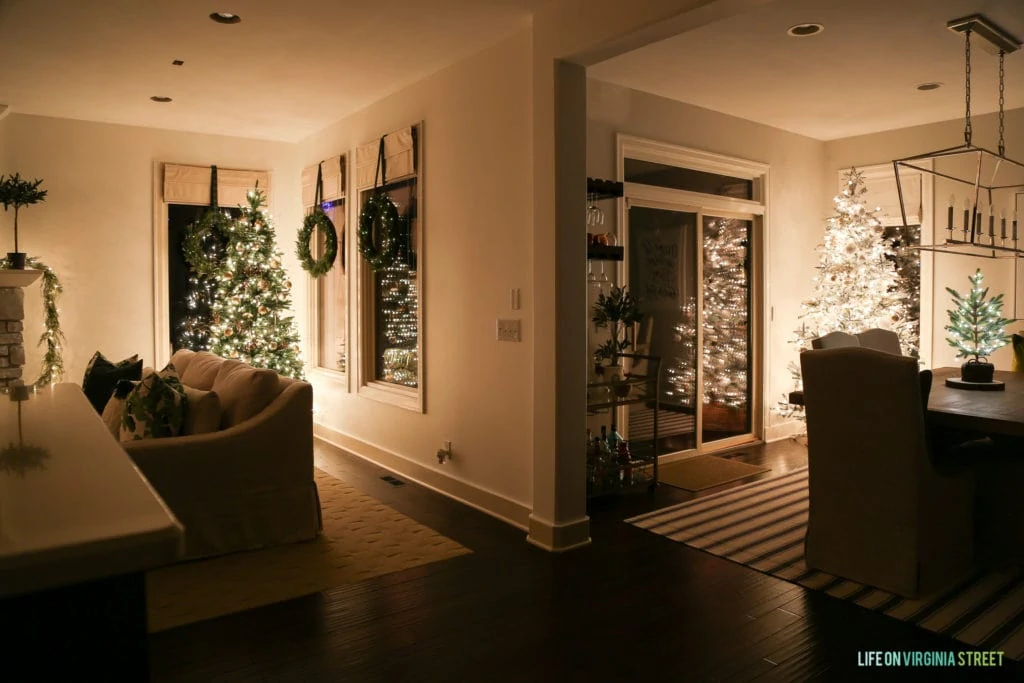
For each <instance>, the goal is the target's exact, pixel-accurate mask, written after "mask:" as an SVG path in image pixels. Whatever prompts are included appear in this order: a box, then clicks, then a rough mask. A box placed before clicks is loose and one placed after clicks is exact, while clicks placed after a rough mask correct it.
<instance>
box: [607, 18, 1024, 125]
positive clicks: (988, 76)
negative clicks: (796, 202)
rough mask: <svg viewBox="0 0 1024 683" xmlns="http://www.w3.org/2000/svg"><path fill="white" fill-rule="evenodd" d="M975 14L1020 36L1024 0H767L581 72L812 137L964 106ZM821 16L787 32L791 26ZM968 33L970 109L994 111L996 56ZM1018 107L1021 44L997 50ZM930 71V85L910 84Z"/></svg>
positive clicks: (937, 115)
mask: <svg viewBox="0 0 1024 683" xmlns="http://www.w3.org/2000/svg"><path fill="white" fill-rule="evenodd" d="M977 13H980V14H984V15H986V16H987V17H988V18H989V19H991V20H992V21H994V22H996V23H997V24H999V25H1000V26H1002V27H1003V28H1004V29H1005V30H1007V31H1009V32H1010V33H1011V34H1013V35H1014V36H1016V37H1017V38H1018V39H1024V0H857V1H856V2H842V1H839V0H832V1H831V2H823V1H822V0H775V1H774V2H770V3H768V4H766V5H762V6H760V7H758V8H756V9H753V10H751V11H749V12H747V13H744V14H741V15H737V16H733V17H730V18H728V19H724V20H722V21H719V22H717V23H713V24H709V25H706V26H703V27H701V28H698V29H696V30H693V31H690V32H688V33H684V34H682V35H679V36H676V37H673V38H669V39H667V40H663V41H661V42H658V43H653V44H651V45H648V46H646V47H644V48H641V49H639V50H636V51H634V52H630V53H627V54H624V55H621V56H619V57H615V58H613V59H610V60H608V61H606V62H602V63H600V64H597V65H595V66H593V67H590V68H589V69H588V71H587V74H588V76H591V77H593V78H597V79H599V80H603V81H609V82H611V83H616V84H619V85H623V86H628V87H630V88H634V89H636V90H642V91H645V92H650V93H653V94H656V95H661V96H663V97H668V98H671V99H674V100H679V101H682V102H687V103H689V104H693V105H697V106H700V107H704V108H706V109H711V110H714V111H719V112H722V113H725V114H731V115H733V116H738V117H740V118H743V119H748V120H751V121H756V122H758V123H763V124H766V125H769V126H773V127H775V128H781V129H783V130H787V131H791V132H793V133H799V134H801V135H806V136H809V137H812V138H816V139H819V140H833V139H837V138H844V137H850V136H854V135H861V134H867V133H875V132H879V131H883V130H894V129H899V128H905V127H908V126H914V125H919V124H924V123H932V122H936V121H948V120H951V119H961V120H962V119H963V117H964V39H963V36H962V35H961V34H958V33H954V32H952V31H950V30H948V29H947V28H946V22H947V21H949V20H952V19H957V18H959V17H963V16H967V15H971V14H977ZM811 22H813V23H820V24H823V25H824V27H825V30H824V31H823V32H822V33H819V34H818V35H815V36H810V37H804V38H794V37H791V36H789V35H787V34H786V30H787V29H788V28H789V27H790V26H794V25H796V24H804V23H811ZM980 43H981V41H980V40H978V39H977V38H974V39H972V65H973V66H972V85H971V109H972V113H975V114H981V113H987V112H992V111H996V109H997V102H998V95H997V92H998V86H997V84H998V59H997V58H996V57H995V56H994V55H991V54H989V53H987V52H984V51H982V49H981V45H980ZM1005 67H1006V78H1005V83H1006V93H1005V95H1006V104H1005V108H1006V109H1014V108H1018V107H1024V50H1018V51H1017V52H1014V53H1012V54H1010V55H1007V56H1006V58H1005ZM925 82H940V83H943V84H944V85H943V87H941V88H939V89H938V90H932V91H928V92H921V91H918V90H917V89H916V86H917V85H918V84H920V83H925Z"/></svg>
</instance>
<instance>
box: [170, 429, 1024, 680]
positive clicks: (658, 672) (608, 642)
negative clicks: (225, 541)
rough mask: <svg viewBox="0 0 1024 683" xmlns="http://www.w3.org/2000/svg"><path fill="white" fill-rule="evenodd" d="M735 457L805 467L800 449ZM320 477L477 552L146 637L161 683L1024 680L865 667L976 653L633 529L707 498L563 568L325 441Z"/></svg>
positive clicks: (596, 511)
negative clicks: (863, 661) (864, 655)
mask: <svg viewBox="0 0 1024 683" xmlns="http://www.w3.org/2000/svg"><path fill="white" fill-rule="evenodd" d="M731 457H736V458H739V459H743V460H745V461H748V462H755V463H762V464H766V465H769V466H771V467H773V469H774V470H775V471H776V472H778V471H779V470H783V471H784V470H786V469H792V468H795V467H799V466H801V465H803V464H805V463H806V450H805V449H804V448H803V446H802V445H800V444H798V443H796V442H792V441H787V442H781V443H778V444H771V445H769V446H767V447H764V446H756V447H750V448H744V449H741V450H740V451H739V452H736V453H734V454H732V456H731ZM317 464H318V466H320V467H321V468H323V469H325V470H327V471H328V472H330V473H332V474H334V475H336V476H339V477H341V478H343V479H345V480H347V481H349V482H351V483H352V484H353V485H354V486H356V487H357V488H359V489H360V490H362V491H364V492H366V493H367V494H369V495H372V496H374V497H376V498H377V499H379V500H381V501H383V502H384V503H387V504H388V505H391V506H392V507H394V508H396V509H398V510H400V511H401V512H403V513H405V514H406V515H408V516H410V517H412V518H414V519H416V520H417V521H419V522H421V523H423V524H425V525H427V526H430V527H432V528H433V529H436V530H437V531H439V532H440V533H443V534H445V535H447V536H449V537H450V538H452V539H455V540H456V541H458V542H460V543H462V544H463V545H465V546H467V547H469V548H470V549H472V550H473V553H472V554H470V555H465V556H462V557H458V558H455V559H452V560H448V561H445V562H440V563H435V564H431V565H427V566H425V567H419V568H415V569H410V570H407V571H404V572H400V573H396V574H390V575H386V576H382V577H378V578H375V579H371V580H369V581H366V582H363V583H360V584H357V585H350V586H341V587H338V588H335V589H332V590H329V591H325V592H323V593H319V594H316V595H310V596H307V597H304V598H299V599H296V600H291V601H288V602H284V603H279V604H276V605H271V606H268V607H265V608H261V609H256V610H251V611H249V612H244V613H241V614H237V615H231V616H226V617H222V618H220V619H215V620H211V621H207V622H202V623H198V624H192V625H189V626H184V627H181V628H177V629H174V630H171V631H167V632H164V633H159V634H155V635H153V636H151V637H150V664H151V673H152V680H154V681H189V682H195V681H345V682H361V681H417V682H419V681H465V682H467V683H469V682H475V681H632V680H638V681H745V680H755V679H756V680H766V681H807V680H820V681H847V680H888V679H892V680H931V681H938V680H961V681H979V680H1024V668H1022V667H1021V666H1020V665H1017V664H1015V663H1008V664H1006V665H1005V666H1003V667H1002V668H1000V669H996V670H982V669H882V668H865V667H859V666H858V652H861V651H865V652H866V651H879V650H928V651H932V650H942V651H948V650H954V651H961V650H965V649H967V648H965V647H964V646H963V645H961V644H959V643H957V642H956V641H953V640H950V639H948V638H944V637H941V636H938V635H935V634H932V633H930V632H928V631H925V630H923V629H919V628H916V627H914V626H911V625H909V624H906V623H904V622H901V621H898V620H895V619H891V618H889V617H885V616H882V615H879V614H875V613H873V612H869V611H867V610H864V609H861V608H859V607H856V606H854V605H850V604H848V603H845V602H843V601H841V600H837V599H834V598H831V597H829V596H826V595H824V594H821V593H816V592H812V591H807V590H804V589H803V588H801V587H799V586H795V585H793V584H790V583H787V582H784V581H780V580H778V579H775V578H773V577H770V576H766V575H764V574H761V573H759V572H756V571H753V570H750V569H747V568H745V567H742V566H740V565H737V564H734V563H732V562H729V561H727V560H723V559H721V558H717V557H714V556H711V555H708V554H706V553H703V552H701V551H698V550H694V549H691V548H687V547H686V546H683V545H681V544H677V543H674V542H672V541H669V540H667V539H665V538H662V537H660V536H656V535H654V534H651V533H648V532H645V531H642V530H640V529H637V528H635V527H633V526H631V525H629V524H625V523H623V522H622V520H623V519H624V518H626V517H628V516H630V515H633V514H636V513H639V512H642V511H646V510H651V509H656V508H659V507H664V506H666V505H669V504H672V503H674V502H678V501H681V500H685V499H687V498H690V497H693V494H690V493H687V492H685V491H681V490H679V489H674V488H672V487H669V486H662V487H659V488H658V490H657V491H656V493H655V494H654V495H652V496H647V495H643V494H640V495H635V496H629V497H624V498H619V499H609V500H603V501H598V502H596V503H595V504H594V505H593V506H592V510H591V518H592V526H591V535H592V538H593V544H592V545H591V546H589V547H587V548H584V549H581V550H577V551H573V552H570V553H564V554H550V553H546V552H544V551H542V550H539V549H537V548H535V547H533V546H531V545H530V544H528V543H526V541H525V540H524V533H523V532H522V531H519V530H517V529H514V528H512V527H510V526H508V525H505V524H503V523H501V522H498V521H496V520H494V519H492V518H490V517H488V516H487V515H484V514H482V513H480V512H477V511H475V510H472V509H470V508H468V507H465V506H463V505H461V504H459V503H456V502H454V501H451V500H449V499H447V498H445V497H444V496H441V495H439V494H437V493H434V492H432V491H430V490H428V489H425V488H423V487H420V486H417V485H415V484H412V483H408V484H406V485H404V486H397V487H396V486H393V485H391V484H389V483H387V482H385V481H383V480H382V479H381V478H380V477H381V476H383V475H386V474H388V473H387V472H386V471H384V470H382V469H380V468H378V467H376V466H374V465H372V464H370V463H367V462H365V461H363V460H360V459H358V458H356V457H354V456H351V455H348V454H346V453H344V452H342V451H340V450H338V449H336V448H334V447H332V446H329V445H326V444H323V443H318V445H317Z"/></svg>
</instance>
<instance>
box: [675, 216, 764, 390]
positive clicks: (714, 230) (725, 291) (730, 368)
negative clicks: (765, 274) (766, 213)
mask: <svg viewBox="0 0 1024 683" xmlns="http://www.w3.org/2000/svg"><path fill="white" fill-rule="evenodd" d="M748 247H749V242H748V235H747V224H746V222H745V221H741V220H734V219H729V218H715V219H711V220H709V221H708V222H707V223H706V224H705V227H704V287H703V291H704V294H703V296H704V306H703V314H704V317H703V321H702V325H701V327H702V330H701V331H702V333H703V341H704V345H703V355H702V358H701V363H702V367H703V372H704V376H703V399H702V400H703V401H704V403H705V404H709V405H716V406H721V407H724V408H745V407H746V405H747V401H748V376H747V368H748V366H749V338H750V330H749V321H750V315H749V301H750V279H749V275H750V273H749V249H748ZM681 314H682V319H681V320H680V322H679V323H677V324H676V325H675V329H674V338H675V341H676V342H677V343H678V344H680V351H681V352H680V354H679V355H678V356H677V357H676V359H675V362H674V363H673V365H672V366H671V367H669V368H668V369H667V374H668V385H669V389H668V393H669V395H672V396H675V397H677V398H678V399H679V400H680V402H682V403H683V404H684V405H691V406H692V405H693V404H694V402H695V398H696V395H697V394H696V382H697V372H696V361H697V358H696V348H697V342H696V334H697V322H696V321H697V314H696V302H695V300H694V299H692V298H691V299H690V301H689V302H688V303H687V304H686V305H684V306H683V307H682V310H681Z"/></svg>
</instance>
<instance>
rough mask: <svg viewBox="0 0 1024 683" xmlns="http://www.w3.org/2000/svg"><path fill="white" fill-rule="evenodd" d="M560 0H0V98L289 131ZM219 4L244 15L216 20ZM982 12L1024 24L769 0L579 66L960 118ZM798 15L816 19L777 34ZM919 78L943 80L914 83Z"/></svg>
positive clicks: (690, 96)
mask: <svg viewBox="0 0 1024 683" xmlns="http://www.w3.org/2000/svg"><path fill="white" fill-rule="evenodd" d="M553 1H554V0H429V1H426V2H425V1H424V0H374V1H373V2H339V1H338V0H292V1H291V2H284V1H282V0H220V2H222V3H223V4H218V5H214V4H210V3H209V2H199V0H172V1H170V2H153V1H142V2H140V1H139V0H92V1H90V2H83V1H82V0H0V63H2V64H4V68H3V69H0V109H2V106H3V105H5V104H6V105H9V106H10V109H11V110H12V111H14V112H19V113H26V114H39V115H45V116H56V117H64V118H74V119H85V120H91V121H104V122H110V123H120V124H128V125H140V126H149V127H157V128H168V129H173V130H187V131H192V132H199V133H214V134H227V135H237V136H243V137H253V138H263V139H270V140H281V141H287V142H295V141H298V140H301V139H303V138H305V137H306V136H308V135H310V134H312V133H315V132H317V131H319V130H322V129H323V128H325V127H326V126H328V125H330V124H331V123H333V122H335V121H337V120H339V119H341V118H343V117H345V116H347V115H348V114H351V113H352V112H355V111H357V110H359V109H361V108H363V107H365V106H367V105H369V104H371V103H373V102H376V101H377V100H380V99H381V98H383V97H385V96H387V95H388V94H390V93H392V92H396V91H398V90H401V89H402V88H404V87H406V86H407V85H409V84H411V83H414V82H416V81H418V80H420V79H422V78H423V77H425V76H427V75H429V74H431V73H433V72H436V71H438V70H439V69H442V68H444V67H445V66H447V65H449V64H453V63H455V62H457V61H459V60H460V59H462V58H464V57H466V56H469V55H471V54H472V53H474V52H476V51H478V50H481V49H483V48H484V47H486V46H487V45H489V44H492V43H494V42H496V41H497V40H499V39H501V38H502V37H503V36H505V35H509V34H511V33H512V32H514V31H516V30H517V29H518V28H520V27H522V26H525V25H526V23H527V22H528V21H529V17H530V14H531V13H532V12H533V11H535V10H536V9H538V8H540V7H542V6H543V5H545V4H547V3H548V2H553ZM213 10H218V11H230V12H233V13H236V14H238V15H239V16H241V17H242V21H241V23H239V24H236V25H231V26H224V25H219V24H216V23H214V22H213V21H211V20H210V19H209V17H208V15H209V14H210V12H211V11H213ZM974 13H984V14H986V15H987V16H988V17H989V18H991V19H992V20H994V21H996V22H997V23H999V24H1000V25H1002V26H1003V27H1004V28H1005V29H1007V30H1008V31H1010V32H1011V33H1013V34H1014V35H1016V36H1017V37H1022V38H1024V0H858V2H840V1H838V0H832V1H831V2H824V1H822V0H774V1H772V2H768V3H766V4H764V5H760V6H758V7H757V8H755V9H753V10H750V11H748V12H746V13H744V14H740V15H737V16H733V17H730V18H728V19H724V20H721V21H718V22H716V23H712V24H708V25H706V26H703V27H701V28H698V29H696V30H693V31H690V32H687V33H684V34H682V35H679V36H676V37H674V38H670V39H668V40H663V41H661V42H658V43H654V44H651V45H648V46H647V47H644V48H641V49H639V50H636V51H633V52H630V53H627V54H624V55H621V56H619V57H615V58H613V59H610V60H608V61H606V62H602V63H600V64H597V65H595V66H592V67H590V68H589V70H588V75H590V76H591V77H594V78H598V79H600V80H605V81H609V82H612V83H618V84H620V85H624V86H628V87H631V88H635V89H637V90H643V91H647V92H651V93H654V94H657V95H662V96H664V97H669V98H672V99H676V100H680V101H683V102H688V103H690V104H694V105H697V106H700V107H705V108H708V109H712V110H715V111H720V112H723V113H726V114H731V115H733V116H738V117H741V118H744V119H749V120H752V121H757V122H759V123H763V124H766V125H770V126H774V127H776V128H781V129H784V130H789V131H792V132H795V133H800V134H803V135H807V136H810V137H813V138H817V139H820V140H831V139H835V138H842V137H848V136H851V135H858V134H864V133H872V132H877V131H881V130H891V129H897V128H903V127H906V126H911V125H917V124H921V123H929V122H933V121H945V120H950V119H957V118H962V117H963V108H964V92H963V77H964V75H963V69H964V66H963V38H962V37H961V36H960V35H959V34H955V33H953V32H951V31H948V30H947V29H946V28H945V25H946V22H947V21H948V20H950V19H953V18H956V17H960V16H965V15H968V14H974ZM808 22H817V23H821V24H824V26H825V30H824V32H822V33H821V34H819V35H816V36H812V37H806V38H793V37H790V36H788V35H786V29H787V28H788V27H790V26H792V25H794V24H801V23H808ZM978 42H979V41H977V40H976V41H975V47H976V49H975V50H974V53H975V56H974V78H973V88H972V109H973V111H974V112H975V113H985V112H991V111H995V109H996V82H997V81H996V59H995V58H994V57H993V56H991V55H989V54H987V53H984V52H982V51H981V49H980V45H978ZM175 59H180V60H183V61H184V65H182V66H173V65H172V64H171V62H172V61H173V60H175ZM1006 72H1007V77H1006V85H1007V87H1006V108H1007V109H1013V108H1017V107H1024V50H1021V51H1018V52H1015V53H1013V54H1011V55H1009V56H1007V58H1006ZM929 81H938V82H941V83H943V84H944V87H942V88H940V89H938V90H934V91H930V92H919V91H918V90H916V89H915V86H916V85H917V84H919V83H923V82H929ZM152 95H164V96H169V97H172V98H173V102H170V103H167V104H159V103H155V102H152V101H150V99H149V98H150V96H152Z"/></svg>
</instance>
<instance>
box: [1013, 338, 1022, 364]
mask: <svg viewBox="0 0 1024 683" xmlns="http://www.w3.org/2000/svg"><path fill="white" fill-rule="evenodd" d="M1013 371H1014V372H1024V335H1022V334H1016V333H1014V335H1013Z"/></svg>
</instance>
